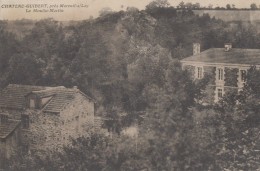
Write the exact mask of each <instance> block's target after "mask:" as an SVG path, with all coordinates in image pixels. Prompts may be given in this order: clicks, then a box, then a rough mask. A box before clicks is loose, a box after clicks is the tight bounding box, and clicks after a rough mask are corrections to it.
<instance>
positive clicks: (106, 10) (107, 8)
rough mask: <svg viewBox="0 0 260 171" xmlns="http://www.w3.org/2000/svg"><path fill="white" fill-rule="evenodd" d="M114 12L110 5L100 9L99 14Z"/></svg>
mask: <svg viewBox="0 0 260 171" xmlns="http://www.w3.org/2000/svg"><path fill="white" fill-rule="evenodd" d="M112 13H113V10H112V9H111V8H109V7H105V8H102V9H101V10H100V11H99V16H101V17H102V16H105V15H108V14H112Z"/></svg>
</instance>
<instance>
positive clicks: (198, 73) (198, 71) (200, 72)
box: [196, 67, 203, 79]
mask: <svg viewBox="0 0 260 171" xmlns="http://www.w3.org/2000/svg"><path fill="white" fill-rule="evenodd" d="M202 77H203V68H202V67H197V73H196V78H198V79H201V78H202Z"/></svg>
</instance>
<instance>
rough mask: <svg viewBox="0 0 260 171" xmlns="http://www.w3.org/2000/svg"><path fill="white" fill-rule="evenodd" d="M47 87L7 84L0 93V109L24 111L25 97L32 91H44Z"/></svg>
mask: <svg viewBox="0 0 260 171" xmlns="http://www.w3.org/2000/svg"><path fill="white" fill-rule="evenodd" d="M46 88H47V87H42V86H28V85H17V84H9V85H8V86H7V87H6V88H4V89H3V90H2V91H1V93H0V107H5V108H14V109H24V108H25V96H26V95H27V94H28V93H31V92H32V91H39V90H44V89H46Z"/></svg>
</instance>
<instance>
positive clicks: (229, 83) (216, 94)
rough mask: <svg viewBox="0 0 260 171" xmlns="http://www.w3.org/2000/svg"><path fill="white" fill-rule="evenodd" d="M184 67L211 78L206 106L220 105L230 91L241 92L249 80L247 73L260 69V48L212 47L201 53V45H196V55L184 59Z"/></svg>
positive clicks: (199, 77)
mask: <svg viewBox="0 0 260 171" xmlns="http://www.w3.org/2000/svg"><path fill="white" fill-rule="evenodd" d="M180 62H181V64H182V67H183V69H185V70H188V71H190V72H191V74H192V75H193V77H194V79H202V78H203V77H204V76H205V75H208V76H209V77H210V78H211V79H210V82H209V85H208V86H207V89H206V94H207V95H206V97H205V99H204V101H205V102H207V103H214V102H218V101H219V99H221V98H222V97H223V95H224V94H225V93H227V92H228V91H239V90H241V89H242V88H243V86H244V84H245V81H246V74H247V70H248V69H249V68H250V67H252V66H256V67H257V68H260V49H239V48H232V44H230V43H228V44H225V46H224V48H211V49H208V50H206V51H203V52H200V44H199V43H194V44H193V55H192V56H190V57H187V58H185V59H182V60H181V61H180Z"/></svg>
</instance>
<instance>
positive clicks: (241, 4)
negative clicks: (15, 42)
mask: <svg viewBox="0 0 260 171" xmlns="http://www.w3.org/2000/svg"><path fill="white" fill-rule="evenodd" d="M151 1H152V0H0V19H2V20H3V19H5V20H15V19H23V18H25V19H42V18H54V19H56V20H61V21H67V20H84V19H88V18H89V17H90V16H93V17H97V16H98V15H99V11H100V10H101V9H103V8H106V7H109V8H111V9H112V10H113V11H119V10H125V9H126V8H127V7H137V8H139V9H144V8H145V6H146V5H147V4H148V3H150V2H151ZM181 1H184V2H192V3H196V2H198V3H200V4H201V6H208V5H209V4H212V5H213V7H216V6H223V7H225V6H226V4H228V3H229V4H234V5H235V6H236V8H249V7H250V4H252V3H256V4H257V5H260V2H259V0H168V2H170V4H171V5H172V6H177V5H178V4H179V3H180V2H181ZM34 4H43V6H42V7H40V8H33V5H34ZM44 4H48V5H47V7H45V6H44ZM62 4H64V5H70V6H71V7H66V8H62V7H61V6H60V5H62ZM10 5H11V6H10ZM12 5H20V6H12ZM30 5H31V6H30ZM51 5H53V6H51ZM78 6H81V7H78ZM51 9H53V10H56V11H55V12H50V10H51ZM34 10H36V11H34ZM37 10H43V11H42V12H39V11H37Z"/></svg>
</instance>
